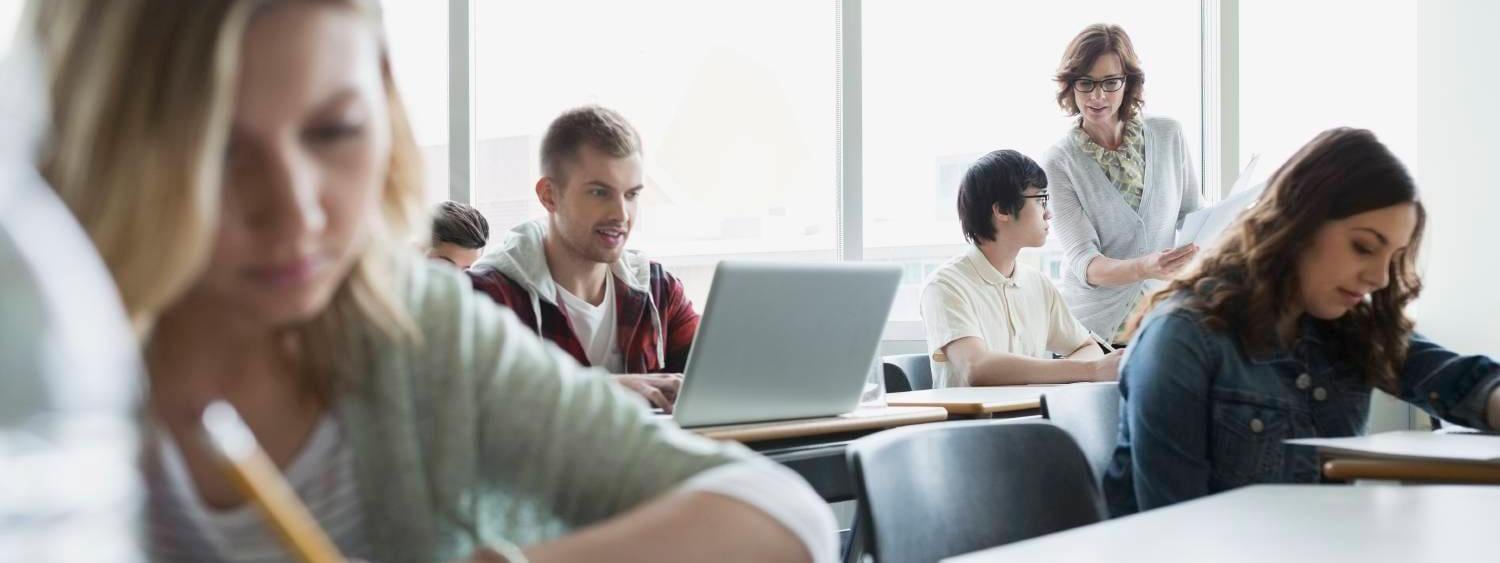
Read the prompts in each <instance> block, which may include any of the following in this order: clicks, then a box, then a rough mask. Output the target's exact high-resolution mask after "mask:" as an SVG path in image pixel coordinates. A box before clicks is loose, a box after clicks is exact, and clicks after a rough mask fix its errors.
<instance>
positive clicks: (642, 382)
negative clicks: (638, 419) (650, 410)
mask: <svg viewBox="0 0 1500 563" xmlns="http://www.w3.org/2000/svg"><path fill="white" fill-rule="evenodd" d="M614 378H615V381H618V382H620V385H624V386H625V388H626V389H629V390H631V391H634V392H635V393H636V394H637V395H640V396H642V397H645V398H646V401H647V402H650V403H651V406H653V407H657V408H660V409H662V410H663V411H665V412H672V403H673V402H675V401H676V400H677V390H678V389H679V388H681V387H682V375H681V374H676V373H644V374H642V373H629V374H616V375H614Z"/></svg>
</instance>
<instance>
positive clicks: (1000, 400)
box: [885, 385, 1058, 415]
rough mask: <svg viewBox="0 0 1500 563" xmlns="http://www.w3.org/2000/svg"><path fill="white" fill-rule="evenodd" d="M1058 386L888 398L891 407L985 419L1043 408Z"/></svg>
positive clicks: (928, 392)
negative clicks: (939, 410)
mask: <svg viewBox="0 0 1500 563" xmlns="http://www.w3.org/2000/svg"><path fill="white" fill-rule="evenodd" d="M1055 387H1058V386H1057V385H1011V386H1005V387H949V388H946V389H928V390H926V391H907V392H905V393H891V394H889V395H886V396H885V402H886V404H889V405H891V406H911V407H914V406H925V407H943V408H944V409H947V410H948V413H949V414H961V415H982V414H995V413H1004V412H1018V411H1029V410H1036V409H1039V408H1042V394H1043V393H1045V392H1047V390H1048V389H1052V388H1055Z"/></svg>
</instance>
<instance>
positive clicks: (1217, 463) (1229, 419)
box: [1209, 390, 1292, 488]
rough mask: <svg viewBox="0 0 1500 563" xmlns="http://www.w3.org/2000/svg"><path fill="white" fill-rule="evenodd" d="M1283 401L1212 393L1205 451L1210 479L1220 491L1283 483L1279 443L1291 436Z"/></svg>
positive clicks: (1246, 393) (1263, 396)
mask: <svg viewBox="0 0 1500 563" xmlns="http://www.w3.org/2000/svg"><path fill="white" fill-rule="evenodd" d="M1290 411H1291V406H1290V405H1289V404H1288V403H1287V401H1286V400H1285V399H1282V398H1279V397H1274V396H1271V395H1266V394H1263V393H1256V392H1253V391H1240V390H1215V391H1214V394H1213V421H1214V423H1213V433H1212V435H1211V436H1210V437H1209V439H1210V440H1211V443H1210V444H1209V450H1210V452H1211V454H1210V455H1211V456H1212V461H1213V477H1214V480H1215V481H1218V482H1219V484H1220V486H1222V487H1224V488H1230V487H1238V486H1241V485H1249V484H1253V483H1265V482H1278V481H1283V480H1284V479H1282V473H1283V467H1284V466H1285V461H1286V453H1285V452H1286V449H1285V446H1284V445H1283V444H1282V441H1283V440H1286V439H1287V438H1290V437H1291V434H1292V421H1291V412H1290Z"/></svg>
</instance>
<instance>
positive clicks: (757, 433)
mask: <svg viewBox="0 0 1500 563" xmlns="http://www.w3.org/2000/svg"><path fill="white" fill-rule="evenodd" d="M947 419H948V411H946V410H943V409H941V408H938V407H898V406H891V407H874V408H861V409H859V410H856V411H854V412H851V413H849V414H842V415H839V416H831V417H825V418H803V419H797V420H778V421H775V422H753V423H749V424H731V425H726V426H705V427H702V428H689V429H688V430H691V431H693V432H697V433H698V434H701V435H703V436H707V437H709V438H713V439H715V440H734V441H736V442H759V441H762V440H781V439H786V438H805V437H808V436H820V435H824V434H838V433H842V432H858V431H861V430H881V429H886V428H895V427H897V426H906V425H909V424H921V423H924V422H938V421H942V420H947Z"/></svg>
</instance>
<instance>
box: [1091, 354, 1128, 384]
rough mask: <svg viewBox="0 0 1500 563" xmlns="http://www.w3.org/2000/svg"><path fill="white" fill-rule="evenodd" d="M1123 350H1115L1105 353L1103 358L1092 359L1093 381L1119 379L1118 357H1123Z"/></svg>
mask: <svg viewBox="0 0 1500 563" xmlns="http://www.w3.org/2000/svg"><path fill="white" fill-rule="evenodd" d="M1124 355H1125V351H1124V350H1115V351H1113V352H1110V353H1108V354H1105V355H1104V357H1103V358H1099V359H1097V360H1092V361H1093V363H1094V377H1093V380H1094V381H1115V380H1118V379H1120V358H1121V357H1124Z"/></svg>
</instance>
